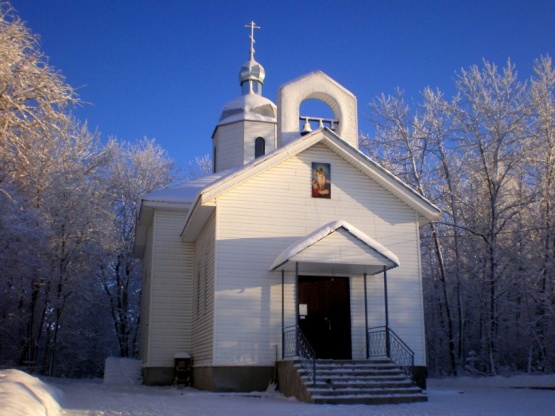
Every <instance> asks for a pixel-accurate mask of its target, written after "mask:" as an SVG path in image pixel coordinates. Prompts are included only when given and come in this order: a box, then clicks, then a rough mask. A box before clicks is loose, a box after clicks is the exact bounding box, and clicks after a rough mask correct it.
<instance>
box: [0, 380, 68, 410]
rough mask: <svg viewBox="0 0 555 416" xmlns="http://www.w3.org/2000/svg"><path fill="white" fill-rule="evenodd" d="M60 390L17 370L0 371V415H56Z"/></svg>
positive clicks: (58, 407)
mask: <svg viewBox="0 0 555 416" xmlns="http://www.w3.org/2000/svg"><path fill="white" fill-rule="evenodd" d="M60 398H61V392H60V391H59V390H58V389H55V388H54V387H52V386H49V385H48V384H46V383H43V382H42V381H40V380H39V379H38V378H36V377H33V376H30V375H29V374H27V373H24V372H23V371H19V370H2V371H0V403H1V406H0V416H58V415H59V414H60V405H59V404H58V400H59V399H60Z"/></svg>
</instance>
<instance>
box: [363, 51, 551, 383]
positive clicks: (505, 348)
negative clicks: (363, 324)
mask: <svg viewBox="0 0 555 416" xmlns="http://www.w3.org/2000/svg"><path fill="white" fill-rule="evenodd" d="M554 79H555V78H554V73H553V70H552V68H551V60H550V59H549V58H542V59H541V60H539V61H538V62H536V76H535V77H534V78H533V79H532V80H531V82H530V83H528V84H527V83H521V82H520V81H519V80H518V77H517V73H516V71H515V68H514V66H513V65H512V64H511V63H510V62H508V63H507V65H506V66H505V67H504V68H502V69H499V68H498V67H497V66H495V65H493V64H491V63H489V62H487V61H485V62H484V63H483V66H482V67H478V66H472V67H471V68H470V69H468V70H464V69H463V70H461V71H460V72H459V73H458V74H457V77H456V87H457V89H458V94H457V95H456V96H455V97H454V98H453V99H451V100H446V99H445V98H444V97H443V95H442V93H441V92H440V91H432V90H431V89H429V88H427V89H425V90H424V93H423V96H422V98H423V102H422V104H421V105H420V106H418V107H417V108H410V107H409V106H408V105H407V104H406V103H405V101H404V100H403V97H402V95H400V94H397V95H395V96H392V97H387V96H381V97H380V98H378V99H376V100H375V101H374V102H373V103H372V105H371V109H372V114H373V116H372V121H373V122H374V126H375V132H374V134H372V135H367V136H365V137H363V138H362V140H361V143H362V144H363V145H364V147H365V149H366V150H367V152H368V153H369V154H370V155H371V156H372V157H374V158H377V159H378V160H380V161H381V162H382V163H384V164H385V165H386V167H388V168H389V169H391V170H392V171H393V172H395V173H396V174H397V175H399V176H400V177H401V178H402V179H404V180H405V181H407V182H408V183H409V184H411V185H412V186H413V187H414V188H415V189H416V190H417V192H419V193H420V194H422V195H424V196H425V197H427V198H429V199H430V200H432V201H433V202H434V203H436V204H437V205H438V206H439V207H440V208H441V209H442V210H443V218H442V220H441V221H440V222H438V223H437V224H432V225H431V226H430V227H426V228H424V229H423V230H422V242H423V244H422V248H423V259H424V264H423V270H424V273H425V275H424V277H425V280H424V283H425V301H426V312H425V315H426V322H427V335H428V346H429V352H430V357H429V363H430V367H431V368H432V370H433V371H435V372H437V373H443V372H447V373H452V372H454V371H457V370H458V369H460V370H466V371H473V372H485V373H496V372H498V371H500V370H501V369H503V368H506V367H509V368H513V369H525V368H528V369H530V370H533V369H543V370H546V369H548V368H550V366H553V355H554V349H555V345H554V343H553V342H552V341H551V340H552V338H553V329H552V328H553V325H554V324H555V322H554V319H553V306H554V303H555V302H554V301H555V296H554V288H553V282H552V279H550V278H548V277H547V276H552V272H553V255H554V254H553V253H554V251H553V250H554V248H555V246H554V244H553V208H552V206H553V205H552V204H553V183H554V182H553V169H554V168H553V159H552V158H553V142H552V138H553V132H554V131H555V130H553V126H554V125H555V120H554V115H555V113H554V111H553V108H555V107H554V104H553V103H554V102H555V100H554V99H553V85H554V84H553V80H554ZM469 356H470V357H471V359H470V360H467V358H469Z"/></svg>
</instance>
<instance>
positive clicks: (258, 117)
mask: <svg viewBox="0 0 555 416" xmlns="http://www.w3.org/2000/svg"><path fill="white" fill-rule="evenodd" d="M276 115H277V107H276V105H275V104H274V103H273V102H272V101H271V100H269V99H268V98H266V97H263V96H261V95H258V94H254V93H251V94H245V95H241V96H239V97H237V98H235V99H234V100H232V101H230V102H228V103H227V104H226V105H225V106H224V108H223V110H222V115H221V116H220V120H219V121H218V124H217V125H218V126H219V125H222V124H229V123H234V122H236V121H241V120H250V121H269V122H276Z"/></svg>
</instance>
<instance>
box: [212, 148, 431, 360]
mask: <svg viewBox="0 0 555 416" xmlns="http://www.w3.org/2000/svg"><path fill="white" fill-rule="evenodd" d="M311 162H325V163H330V164H331V180H332V198H331V199H330V200H327V199H318V198H312V197H311V193H310V190H311V188H310V179H311ZM217 214H218V227H217V231H216V235H217V240H216V253H217V265H216V276H215V303H216V315H215V322H216V323H215V325H216V329H215V339H214V343H215V344H214V349H215V357H216V358H215V364H221V365H255V364H261V365H270V364H271V363H272V362H273V361H274V358H275V349H274V348H275V345H277V344H281V273H280V272H273V273H271V272H269V271H268V267H269V265H270V264H271V263H272V261H273V260H274V258H275V257H276V256H277V255H278V254H279V253H280V252H281V251H282V250H283V249H285V248H286V247H287V246H288V245H289V244H291V243H292V242H293V241H295V240H297V239H299V238H301V237H303V236H305V235H306V234H308V233H310V232H311V231H313V230H314V229H316V228H317V227H319V226H321V225H323V224H325V223H328V222H331V221H334V220H339V219H342V220H345V221H347V222H349V223H351V224H353V225H354V226H355V227H357V228H359V229H360V230H361V231H363V232H364V233H366V234H367V235H369V236H370V237H372V238H373V239H375V240H376V241H378V242H380V243H381V244H383V245H384V246H386V247H387V248H388V249H390V250H391V251H393V252H394V253H395V254H396V255H397V256H398V257H399V259H400V262H401V267H400V268H398V269H395V270H392V271H390V272H389V273H388V276H389V293H390V298H389V305H390V324H391V327H392V328H393V329H394V330H395V331H396V332H397V333H398V334H399V335H400V336H401V337H402V338H403V339H404V340H405V342H407V343H408V344H409V345H410V346H411V347H412V348H413V349H414V350H415V353H416V363H417V364H424V363H425V358H424V347H423V345H424V344H423V336H424V334H423V331H422V328H423V327H422V292H421V284H420V273H419V251H418V244H417V238H418V228H417V223H416V214H415V213H414V211H412V210H411V209H410V208H409V207H408V206H406V205H405V204H404V203H402V202H401V201H400V200H398V199H396V198H395V197H394V196H392V195H391V194H390V193H389V192H387V191H386V190H385V189H383V188H381V187H380V186H378V185H377V184H376V183H374V182H372V181H371V180H370V179H368V178H367V177H366V176H365V175H364V174H363V173H361V172H360V171H358V170H357V169H356V168H354V167H353V166H352V165H349V164H347V163H346V162H345V161H344V160H343V159H341V158H340V157H339V156H338V155H336V154H335V153H333V152H331V151H330V150H329V149H328V148H327V147H325V146H324V145H322V144H320V145H316V146H314V147H313V148H311V149H308V150H306V151H304V152H303V153H301V154H300V155H298V156H296V157H292V158H291V159H289V160H287V161H285V162H283V163H281V164H279V165H277V166H275V167H273V168H272V169H271V170H269V171H267V172H264V173H262V174H260V175H258V176H256V177H253V178H251V179H250V180H248V181H247V182H245V183H244V184H242V185H239V186H237V187H236V188H234V189H232V190H231V191H229V192H227V193H225V194H223V195H222V196H220V197H219V198H218V201H217ZM293 278H294V276H291V274H288V276H287V282H288V285H287V293H286V299H287V300H286V303H287V306H288V312H287V324H288V325H291V324H294V306H293V305H294V300H293V293H294V291H293V288H292V284H293ZM381 280H382V279H381V277H380V278H377V277H372V278H369V279H368V282H369V302H368V303H369V308H370V311H371V312H370V318H371V322H370V326H377V325H383V324H384V319H383V288H382V283H381ZM361 287H362V280H361V277H358V280H357V279H351V292H352V293H351V298H352V301H353V307H352V319H353V325H352V328H353V331H355V330H356V331H359V330H360V333H357V335H353V353H354V356H357V355H358V351H359V350H361V345H360V342H361V339H362V340H363V338H360V337H364V316H363V315H361V314H360V311H361V308H362V310H363V308H364V304H363V303H361V302H363V297H361V296H360V289H361ZM361 322H362V329H361ZM362 348H363V347H362ZM362 351H363V349H362Z"/></svg>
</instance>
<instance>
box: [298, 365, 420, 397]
mask: <svg viewBox="0 0 555 416" xmlns="http://www.w3.org/2000/svg"><path fill="white" fill-rule="evenodd" d="M294 367H295V368H296V370H297V374H298V375H299V376H300V377H301V380H302V381H303V383H304V386H305V388H306V390H307V393H308V395H309V396H310V400H309V401H310V402H312V403H316V404H396V403H414V402H425V401H428V397H427V396H426V394H425V393H423V392H422V389H420V388H419V387H417V386H416V385H415V384H414V383H413V381H412V380H411V379H410V378H409V377H407V375H406V374H405V372H404V371H403V370H402V369H401V368H399V367H397V366H396V365H395V364H394V363H393V362H392V361H391V360H390V359H388V358H374V359H370V360H360V361H351V360H316V383H312V381H311V375H310V374H307V372H306V370H305V369H304V368H303V367H302V366H301V364H300V362H297V363H295V364H294Z"/></svg>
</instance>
